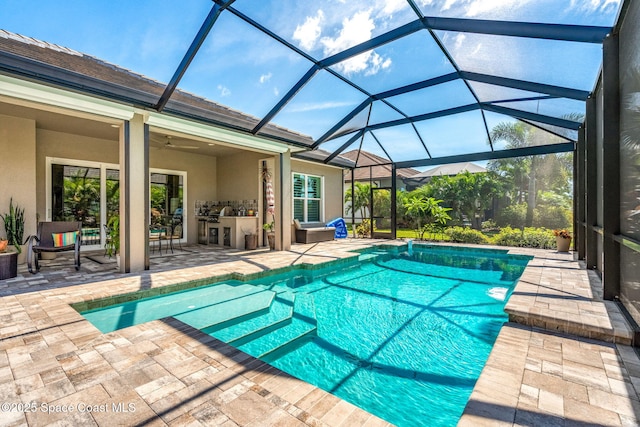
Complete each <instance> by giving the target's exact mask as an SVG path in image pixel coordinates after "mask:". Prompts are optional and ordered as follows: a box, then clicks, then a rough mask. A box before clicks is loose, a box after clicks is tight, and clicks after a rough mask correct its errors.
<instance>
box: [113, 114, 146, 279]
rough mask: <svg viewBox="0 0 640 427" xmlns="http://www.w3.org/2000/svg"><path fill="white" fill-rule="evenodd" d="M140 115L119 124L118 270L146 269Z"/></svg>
mask: <svg viewBox="0 0 640 427" xmlns="http://www.w3.org/2000/svg"><path fill="white" fill-rule="evenodd" d="M148 132H149V131H148V126H147V125H145V123H144V117H143V116H142V115H140V114H135V115H134V116H133V118H132V119H131V120H130V121H128V122H125V123H124V125H123V126H122V127H121V128H120V271H121V272H123V273H129V272H138V271H143V270H145V269H148V256H149V255H148V244H147V242H148V239H149V219H148V218H149V215H148V210H149V139H148Z"/></svg>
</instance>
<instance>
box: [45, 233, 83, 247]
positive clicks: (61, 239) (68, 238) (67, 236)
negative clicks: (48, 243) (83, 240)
mask: <svg viewBox="0 0 640 427" xmlns="http://www.w3.org/2000/svg"><path fill="white" fill-rule="evenodd" d="M77 235H78V232H77V231H70V232H68V233H52V234H51V236H52V237H53V246H55V247H56V248H59V247H62V246H69V245H73V244H75V243H76V236H77Z"/></svg>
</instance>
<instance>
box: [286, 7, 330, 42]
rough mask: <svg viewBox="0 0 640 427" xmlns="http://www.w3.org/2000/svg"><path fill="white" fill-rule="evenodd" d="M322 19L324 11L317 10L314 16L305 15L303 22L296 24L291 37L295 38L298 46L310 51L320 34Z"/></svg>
mask: <svg viewBox="0 0 640 427" xmlns="http://www.w3.org/2000/svg"><path fill="white" fill-rule="evenodd" d="M323 21H324V12H323V11H322V10H320V9H319V10H318V13H317V14H316V16H307V18H306V19H305V21H304V24H302V25H298V26H297V27H296V30H295V31H294V32H293V39H294V40H297V41H298V42H299V44H300V47H301V48H302V49H304V50H307V51H310V50H313V48H314V47H315V45H316V42H317V41H318V38H319V37H320V34H322V23H323Z"/></svg>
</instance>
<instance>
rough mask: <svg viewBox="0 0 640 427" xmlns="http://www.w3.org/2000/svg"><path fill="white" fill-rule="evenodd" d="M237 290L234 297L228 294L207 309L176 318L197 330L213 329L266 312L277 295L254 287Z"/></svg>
mask: <svg viewBox="0 0 640 427" xmlns="http://www.w3.org/2000/svg"><path fill="white" fill-rule="evenodd" d="M245 286H246V287H248V288H250V289H247V288H245ZM236 288H237V291H236V292H235V295H234V296H233V297H230V296H231V295H229V294H228V293H227V294H226V295H225V298H224V299H223V300H220V301H216V300H213V301H212V300H209V301H208V303H209V305H208V306H207V307H203V308H200V309H196V310H191V311H189V312H186V313H182V314H179V315H176V316H174V317H175V318H176V319H178V320H181V321H183V322H184V323H187V324H188V325H191V326H193V327H194V328H197V329H205V328H211V327H213V326H215V325H218V324H225V323H230V322H234V321H237V320H244V319H246V318H251V317H253V316H258V315H260V314H262V313H264V312H266V310H268V309H269V307H270V306H271V302H272V301H273V298H274V297H275V294H276V293H275V292H273V291H268V290H264V289H261V288H257V287H255V286H252V285H240V286H237V287H236Z"/></svg>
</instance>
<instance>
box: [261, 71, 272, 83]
mask: <svg viewBox="0 0 640 427" xmlns="http://www.w3.org/2000/svg"><path fill="white" fill-rule="evenodd" d="M272 76H273V74H272V73H267V74H263V75H261V76H260V84H264V83H266V82H268V81H269V80H271V77H272Z"/></svg>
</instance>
